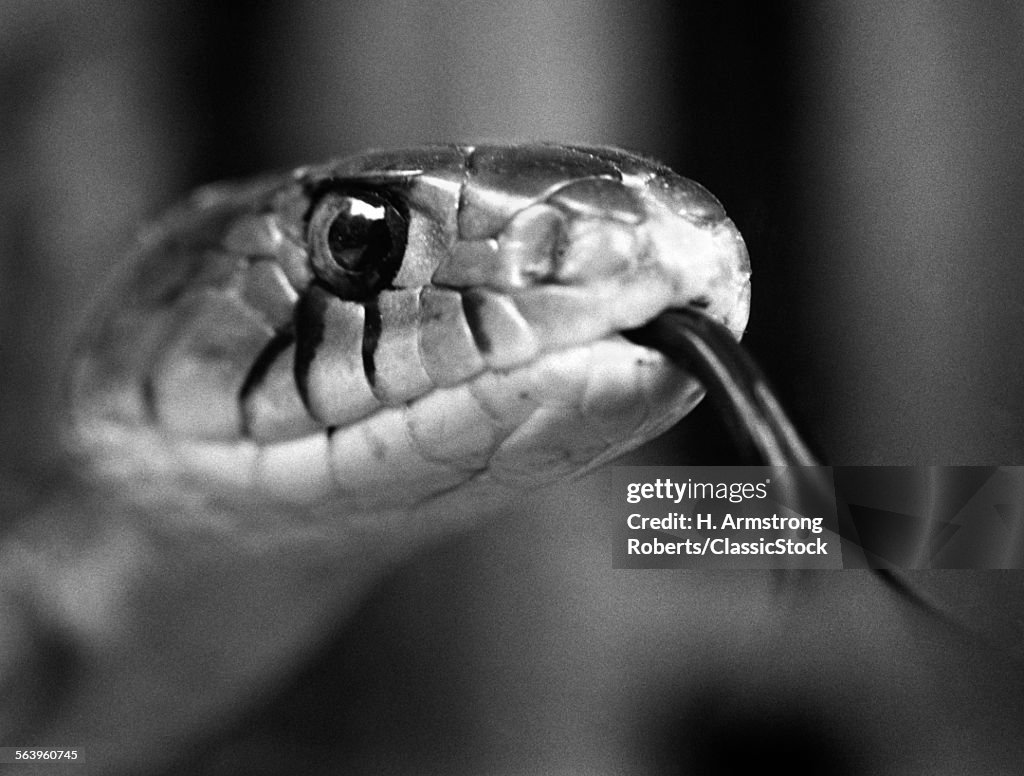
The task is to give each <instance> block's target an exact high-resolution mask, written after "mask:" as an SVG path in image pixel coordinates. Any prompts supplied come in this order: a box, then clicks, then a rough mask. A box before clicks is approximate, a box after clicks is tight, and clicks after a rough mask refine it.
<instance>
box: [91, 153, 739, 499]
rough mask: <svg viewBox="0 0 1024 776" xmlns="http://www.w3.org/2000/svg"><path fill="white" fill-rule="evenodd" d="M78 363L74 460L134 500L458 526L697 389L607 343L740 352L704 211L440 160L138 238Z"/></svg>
mask: <svg viewBox="0 0 1024 776" xmlns="http://www.w3.org/2000/svg"><path fill="white" fill-rule="evenodd" d="M128 265H129V266H128V270H127V274H126V276H125V278H124V280H123V281H122V282H121V283H120V284H119V285H118V286H117V287H116V289H115V290H114V291H113V293H112V294H111V295H110V296H109V297H108V300H107V304H106V305H105V306H103V307H101V309H100V311H99V313H98V315H97V318H96V321H95V323H94V325H93V327H92V328H91V334H90V335H89V336H87V337H86V338H85V339H84V340H83V342H82V343H81V345H80V346H79V348H78V349H77V352H76V358H75V362H74V365H73V367H74V368H73V370H72V380H71V396H72V399H71V407H72V415H73V426H72V428H73V433H72V435H71V440H72V444H73V446H74V447H75V448H76V449H77V450H79V451H80V452H82V453H83V454H84V455H85V457H86V458H87V460H88V461H89V462H90V464H91V466H92V467H93V469H94V470H95V471H96V472H97V473H98V474H100V475H101V476H104V477H106V478H108V479H112V480H114V481H115V482H118V483H122V484H124V483H129V482H130V483H132V487H133V488H135V489H136V490H137V491H138V492H139V493H140V494H143V497H150V496H146V495H145V494H153V493H162V494H168V493H180V492H188V493H193V494H197V497H216V498H228V499H240V500H242V501H245V500H247V499H248V500H258V501H260V502H274V503H277V502H282V503H302V504H330V505H334V508H341V507H344V508H346V509H348V510H349V511H350V512H351V511H355V512H364V513H365V512H367V511H374V510H389V509H424V508H427V507H428V506H430V505H434V506H435V507H436V508H437V509H442V508H444V509H448V508H452V505H453V504H456V503H458V504H469V505H471V506H473V505H479V504H480V503H482V502H483V501H489V500H493V499H494V498H507V497H508V495H509V494H510V493H512V492H514V491H516V490H518V489H522V488H529V487H532V486H534V485H537V484H539V483H542V482H545V481H549V480H552V479H557V478H562V477H565V476H567V475H573V474H577V473H579V472H582V471H585V470H587V469H590V468H593V467H594V466H596V465H599V464H600V463H602V462H604V461H607V460H609V459H611V458H612V457H614V456H616V455H618V454H620V453H621V452H623V451H625V450H627V449H629V448H631V447H634V446H636V445H638V444H640V443H641V442H643V441H645V440H646V439H649V438H650V437H652V436H654V435H656V434H658V433H660V432H661V431H662V430H664V429H665V428H667V427H669V426H671V425H672V424H674V423H675V422H676V421H677V420H678V419H679V418H680V417H682V416H683V415H684V414H686V413H687V412H688V411H689V410H690V409H692V407H693V406H694V405H695V404H696V403H697V402H698V401H699V399H700V397H701V395H702V389H701V386H700V385H699V384H698V383H697V382H696V380H695V379H693V378H692V377H691V376H688V375H687V374H686V373H684V372H682V371H680V370H679V369H677V368H676V367H674V366H672V365H671V364H669V363H668V362H667V361H666V360H665V359H664V358H663V357H662V356H661V355H660V354H659V353H657V352H655V351H652V350H649V349H647V348H644V347H641V346H638V345H634V344H631V343H630V342H628V341H626V340H625V339H624V338H623V337H622V336H621V332H623V331H625V330H629V329H633V328H635V327H638V326H641V325H643V324H645V323H647V322H649V321H650V320H652V319H653V318H655V317H657V316H658V315H659V314H660V313H662V312H663V311H665V310H668V309H672V308H679V307H686V306H695V307H699V308H701V309H702V310H704V311H705V312H706V313H707V314H708V315H710V316H712V317H713V318H715V319H717V320H719V321H720V322H722V323H724V324H725V325H726V326H727V327H729V329H730V330H731V331H733V332H734V333H735V335H736V337H737V338H739V336H740V334H741V333H742V331H743V328H744V326H745V324H746V320H747V315H748V310H749V289H750V284H749V275H750V271H749V263H748V258H747V252H746V248H745V246H744V243H743V240H742V238H741V237H740V234H739V232H738V231H737V229H736V228H735V226H734V225H733V223H732V222H731V221H730V220H729V219H728V218H727V217H726V214H725V211H724V210H723V208H722V206H721V204H720V203H719V202H718V201H717V200H716V199H715V198H714V197H713V196H712V195H711V194H709V193H708V192H707V191H706V190H705V189H704V188H702V187H701V186H699V185H698V184H696V183H694V182H692V181H690V180H687V179H685V178H682V177H680V176H678V175H676V174H675V173H673V172H672V171H671V170H669V169H668V168H666V167H664V166H662V165H660V164H658V163H656V162H653V161H651V160H648V159H644V158H642V157H639V156H635V155H633V154H630V153H627V152H624V151H620V150H616V149H609V148H591V147H578V146H560V145H545V144H532V145H523V146H518V145H507V146H499V145H491V146H462V145H449V146H434V147H425V148H418V149H412V150H406V151H390V152H373V153H368V154H363V155H360V156H355V157H350V158H347V159H342V160H340V161H336V162H332V163H328V164H324V165H318V166H313V167H307V168H302V169H299V170H297V171H295V172H293V173H292V174H290V175H285V176H281V177H279V178H270V179H265V180H261V181H257V182H254V183H250V184H243V185H227V186H216V187H210V188H207V189H204V190H201V191H200V192H198V193H197V194H196V195H195V196H193V197H192V198H191V199H190V200H189V201H187V202H186V203H184V204H183V205H182V206H180V207H179V208H177V209H176V210H174V211H172V212H171V213H170V214H168V215H167V216H166V217H165V218H164V219H162V220H161V221H159V222H157V223H156V224H155V225H154V226H153V227H152V228H151V229H150V230H149V231H148V232H147V233H146V234H145V235H144V236H143V238H142V239H141V240H140V243H139V245H138V247H137V248H136V249H135V251H134V252H133V253H132V255H131V256H130V257H129V262H128Z"/></svg>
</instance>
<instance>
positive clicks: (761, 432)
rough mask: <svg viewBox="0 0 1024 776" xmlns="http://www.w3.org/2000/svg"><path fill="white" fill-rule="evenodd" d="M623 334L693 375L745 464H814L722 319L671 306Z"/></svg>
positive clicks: (770, 392)
mask: <svg viewBox="0 0 1024 776" xmlns="http://www.w3.org/2000/svg"><path fill="white" fill-rule="evenodd" d="M622 336H623V337H625V338H626V339H627V340H629V341H630V342H633V343H635V344H637V345H642V346H644V347H648V348H651V349H653V350H657V351H658V352H660V353H662V354H663V355H664V356H665V357H666V358H667V359H669V360H670V361H672V362H673V363H675V364H676V365H678V366H679V367H681V368H683V369H685V370H686V371H688V372H689V373H690V374H692V375H693V376H694V377H696V378H697V380H698V381H699V382H700V383H701V384H702V385H703V386H704V388H705V389H706V390H707V392H708V396H709V397H710V399H711V401H713V402H714V403H715V405H716V408H717V409H718V410H719V412H720V413H721V414H722V416H723V417H724V419H725V421H726V424H727V426H728V427H729V430H730V431H731V433H732V436H733V439H734V441H735V443H736V446H737V448H738V449H739V451H740V453H741V455H742V458H743V459H744V460H745V461H747V462H748V463H751V464H754V463H760V464H766V465H770V466H775V465H778V466H785V465H803V466H814V465H816V464H817V463H818V462H817V460H816V458H815V456H814V454H813V453H812V452H811V451H810V449H809V448H808V446H807V445H806V443H805V442H804V441H803V439H801V437H800V435H799V434H798V433H797V430H796V428H795V426H794V425H793V423H792V422H791V421H790V419H789V418H788V416H787V415H786V412H785V410H784V409H783V408H782V405H781V404H780V403H779V401H778V399H776V397H775V394H774V392H773V391H772V389H771V388H770V386H769V385H768V381H767V380H766V379H765V376H764V375H763V373H762V372H761V370H760V369H759V368H758V367H757V365H756V364H755V363H754V361H753V359H751V358H750V356H749V355H748V354H747V352H746V351H745V350H744V348H743V347H742V346H741V345H740V344H739V343H738V342H737V341H736V339H735V337H734V334H733V332H732V331H731V330H730V329H729V328H727V327H726V326H724V325H723V324H721V323H718V322H717V321H715V320H714V319H713V318H711V317H710V316H708V315H706V314H705V313H704V312H702V311H701V310H699V309H695V308H694V307H683V308H674V309H669V310H666V311H665V312H663V313H661V314H660V315H658V316H657V317H656V318H654V319H653V320H651V321H650V322H648V323H646V324H644V325H643V326H641V327H639V328H636V329H631V330H628V331H624V332H623V333H622Z"/></svg>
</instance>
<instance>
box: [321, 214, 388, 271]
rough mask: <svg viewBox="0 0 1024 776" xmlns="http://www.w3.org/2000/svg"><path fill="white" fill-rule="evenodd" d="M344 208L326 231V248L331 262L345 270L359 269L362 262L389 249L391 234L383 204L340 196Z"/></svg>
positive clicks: (381, 254)
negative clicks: (332, 260)
mask: <svg viewBox="0 0 1024 776" xmlns="http://www.w3.org/2000/svg"><path fill="white" fill-rule="evenodd" d="M343 200H344V204H345V205H347V207H346V208H345V209H344V210H343V211H342V212H339V213H338V215H337V216H336V217H335V219H334V221H333V222H332V223H331V226H330V229H328V230H327V248H328V250H329V251H330V253H331V258H332V259H334V263H335V264H337V265H338V266H339V267H341V268H342V269H343V270H347V271H349V272H361V271H362V270H363V269H364V265H369V264H372V263H373V262H374V261H375V260H380V259H381V258H384V257H386V256H387V255H388V254H389V253H390V252H391V234H390V232H389V231H388V225H387V222H386V215H385V213H386V211H385V206H384V205H375V204H372V203H370V202H366V201H365V200H361V199H355V198H354V197H344V198H343Z"/></svg>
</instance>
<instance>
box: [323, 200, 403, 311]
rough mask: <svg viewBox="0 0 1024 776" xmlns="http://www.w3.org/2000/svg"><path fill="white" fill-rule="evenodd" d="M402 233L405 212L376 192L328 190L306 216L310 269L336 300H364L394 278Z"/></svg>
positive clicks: (401, 246)
mask: <svg viewBox="0 0 1024 776" xmlns="http://www.w3.org/2000/svg"><path fill="white" fill-rule="evenodd" d="M408 231H409V221H408V218H407V217H406V215H405V214H404V213H403V212H402V211H401V210H400V209H399V206H398V205H397V204H395V203H393V202H391V201H390V200H388V199H386V198H385V197H383V196H381V195H380V194H378V193H376V192H372V191H363V190H351V191H337V190H335V191H329V192H327V193H326V194H324V195H323V196H322V197H321V198H320V200H319V201H318V202H317V203H316V205H315V206H314V208H313V214H312V215H311V216H310V219H309V232H308V240H309V245H310V249H311V252H312V260H313V269H314V271H315V272H316V274H317V277H319V278H320V280H322V281H324V282H325V283H326V284H328V285H329V286H330V287H331V288H332V289H333V290H334V292H335V293H337V294H338V296H340V297H341V298H342V299H351V300H358V299H365V298H367V297H369V296H372V295H373V294H376V293H377V291H379V290H380V289H382V288H385V287H386V286H388V284H390V283H391V281H392V280H393V279H394V277H395V275H396V274H397V272H398V269H399V267H400V266H401V264H402V256H403V255H404V254H405V243H406V237H407V234H408Z"/></svg>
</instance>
